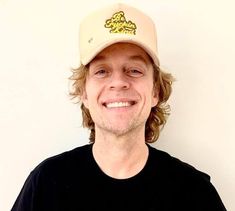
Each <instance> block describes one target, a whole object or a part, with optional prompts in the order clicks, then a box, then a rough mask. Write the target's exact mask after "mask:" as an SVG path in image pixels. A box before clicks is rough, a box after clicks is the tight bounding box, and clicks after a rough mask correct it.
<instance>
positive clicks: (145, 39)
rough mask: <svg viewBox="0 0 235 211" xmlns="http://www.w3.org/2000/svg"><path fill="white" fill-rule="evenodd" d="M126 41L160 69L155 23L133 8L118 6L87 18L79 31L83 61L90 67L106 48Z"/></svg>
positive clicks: (109, 7)
mask: <svg viewBox="0 0 235 211" xmlns="http://www.w3.org/2000/svg"><path fill="white" fill-rule="evenodd" d="M118 42H126V43H132V44H136V45H138V46H139V47H141V48H142V49H144V50H145V51H146V53H148V54H149V56H150V57H151V58H152V60H153V62H154V63H155V64H156V65H157V66H159V65H160V63H159V59H158V52H157V33H156V28H155V24H154V22H153V20H152V19H151V18H150V17H149V16H148V15H146V14H145V13H144V12H142V11H140V10H139V9H137V8H134V7H132V6H130V5H127V4H123V3H115V4H112V5H109V6H106V7H104V8H102V9H98V10H96V11H94V12H93V13H91V14H90V15H88V16H86V17H85V18H84V19H83V20H82V21H81V23H80V28H79V53H80V62H81V64H83V65H87V64H89V63H90V62H91V61H92V59H94V58H95V56H96V55H97V54H99V53H100V52H101V51H102V50H104V49H105V48H106V47H108V46H110V45H112V44H115V43H118Z"/></svg>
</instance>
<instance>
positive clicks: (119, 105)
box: [103, 100, 136, 108]
mask: <svg viewBox="0 0 235 211" xmlns="http://www.w3.org/2000/svg"><path fill="white" fill-rule="evenodd" d="M134 104H136V101H134V100H131V101H112V102H104V103H103V106H105V107H106V108H124V107H130V106H132V105H134Z"/></svg>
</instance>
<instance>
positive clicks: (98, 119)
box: [82, 43, 158, 137]
mask: <svg viewBox="0 0 235 211" xmlns="http://www.w3.org/2000/svg"><path fill="white" fill-rule="evenodd" d="M156 93H157V91H154V90H153V67H152V63H151V60H150V58H149V56H148V55H147V54H146V53H145V51H144V50H143V49H142V48H140V47H138V46H136V45H134V44H127V43H117V44H114V45H111V46H109V47H107V48H106V49H104V50H103V51H102V52H101V53H99V54H98V55H97V56H96V57H95V58H94V59H93V61H92V62H91V63H90V64H89V73H88V74H87V78H86V85H85V91H84V93H83V96H82V102H83V104H84V105H85V107H86V108H87V109H89V112H90V114H91V117H92V119H93V121H94V123H95V131H96V133H99V132H104V131H105V132H108V133H112V134H114V135H116V136H121V135H125V134H127V133H130V132H134V133H135V132H136V131H141V132H142V133H143V137H144V129H145V123H146V121H147V118H148V116H149V114H150V110H151V107H153V106H155V105H156V104H157V102H158V97H157V94H156Z"/></svg>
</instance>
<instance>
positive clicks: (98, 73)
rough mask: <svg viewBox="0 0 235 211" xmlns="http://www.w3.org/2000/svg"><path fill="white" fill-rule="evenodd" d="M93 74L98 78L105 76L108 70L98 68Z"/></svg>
mask: <svg viewBox="0 0 235 211" xmlns="http://www.w3.org/2000/svg"><path fill="white" fill-rule="evenodd" d="M94 75H95V76H96V77H98V78H104V77H105V76H107V75H108V71H107V70H105V69H99V70H97V71H95V73H94Z"/></svg>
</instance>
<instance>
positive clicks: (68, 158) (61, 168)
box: [31, 144, 91, 175]
mask: <svg viewBox="0 0 235 211" xmlns="http://www.w3.org/2000/svg"><path fill="white" fill-rule="evenodd" d="M90 151H91V145H90V144H87V145H83V146H79V147H77V148H74V149H72V150H68V151H65V152H63V153H60V154H57V155H54V156H51V157H49V158H47V159H45V160H43V161H42V162H41V163H39V164H38V165H37V166H36V167H35V168H34V170H33V171H32V172H31V174H32V175H41V174H60V175H63V174H66V173H68V172H70V171H73V170H75V169H76V167H80V168H81V167H82V166H84V165H85V163H86V160H87V159H89V156H90Z"/></svg>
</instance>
